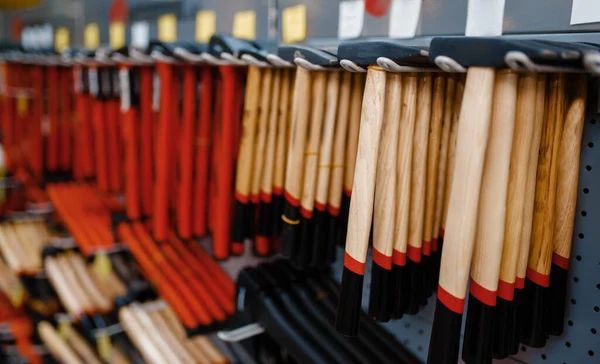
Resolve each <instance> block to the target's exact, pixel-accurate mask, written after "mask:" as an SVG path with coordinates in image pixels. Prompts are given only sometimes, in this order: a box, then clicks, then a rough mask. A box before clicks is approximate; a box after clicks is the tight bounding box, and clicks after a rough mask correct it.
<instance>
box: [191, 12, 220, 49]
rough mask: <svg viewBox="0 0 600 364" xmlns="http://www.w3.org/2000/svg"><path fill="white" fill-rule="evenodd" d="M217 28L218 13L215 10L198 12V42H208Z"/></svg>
mask: <svg viewBox="0 0 600 364" xmlns="http://www.w3.org/2000/svg"><path fill="white" fill-rule="evenodd" d="M216 29H217V14H216V13H215V12H214V10H200V11H199V12H197V13H196V42H198V43H208V41H209V40H210V37H212V35H213V34H215V30H216Z"/></svg>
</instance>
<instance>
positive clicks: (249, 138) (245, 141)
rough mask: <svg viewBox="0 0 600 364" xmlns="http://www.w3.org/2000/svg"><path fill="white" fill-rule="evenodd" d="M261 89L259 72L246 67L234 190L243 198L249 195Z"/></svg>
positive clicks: (253, 68)
mask: <svg viewBox="0 0 600 364" xmlns="http://www.w3.org/2000/svg"><path fill="white" fill-rule="evenodd" d="M260 87H261V70H260V68H258V67H253V66H250V67H248V79H247V82H246V97H245V99H244V100H245V101H244V117H243V121H242V137H241V140H240V148H239V152H238V159H237V168H236V177H235V190H236V191H237V192H238V193H240V194H242V195H243V196H248V194H249V193H250V182H251V176H252V161H253V158H252V154H253V151H254V139H255V138H256V122H257V120H258V107H259V96H260Z"/></svg>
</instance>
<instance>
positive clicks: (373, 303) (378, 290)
mask: <svg viewBox="0 0 600 364" xmlns="http://www.w3.org/2000/svg"><path fill="white" fill-rule="evenodd" d="M391 275H392V270H391V269H385V268H384V267H382V266H380V265H379V264H377V263H375V262H373V264H372V265H371V292H370V293H369V311H368V315H369V317H371V319H373V320H374V321H378V322H388V321H389V320H390V318H391V312H390V309H389V308H390V307H389V306H390V299H389V297H388V295H390V294H392V292H393V291H390V290H389V281H390V276H391Z"/></svg>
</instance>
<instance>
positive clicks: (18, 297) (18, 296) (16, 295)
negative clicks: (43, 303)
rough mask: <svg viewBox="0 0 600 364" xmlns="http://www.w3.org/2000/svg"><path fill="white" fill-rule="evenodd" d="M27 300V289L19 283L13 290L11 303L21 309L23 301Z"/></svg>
mask: <svg viewBox="0 0 600 364" xmlns="http://www.w3.org/2000/svg"><path fill="white" fill-rule="evenodd" d="M24 300H25V288H24V287H23V285H22V284H21V283H17V284H15V285H13V287H12V290H11V292H10V303H12V305H13V306H14V307H16V308H19V307H21V306H22V305H23V301H24Z"/></svg>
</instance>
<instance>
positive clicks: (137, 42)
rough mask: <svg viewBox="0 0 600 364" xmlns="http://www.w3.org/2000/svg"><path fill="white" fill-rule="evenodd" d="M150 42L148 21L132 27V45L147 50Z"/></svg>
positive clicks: (137, 22) (138, 22) (134, 24)
mask: <svg viewBox="0 0 600 364" xmlns="http://www.w3.org/2000/svg"><path fill="white" fill-rule="evenodd" d="M149 42H150V24H148V22H147V21H136V22H135V23H133V24H132V25H131V44H132V45H133V46H135V47H139V48H146V47H147V46H148V43H149Z"/></svg>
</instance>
